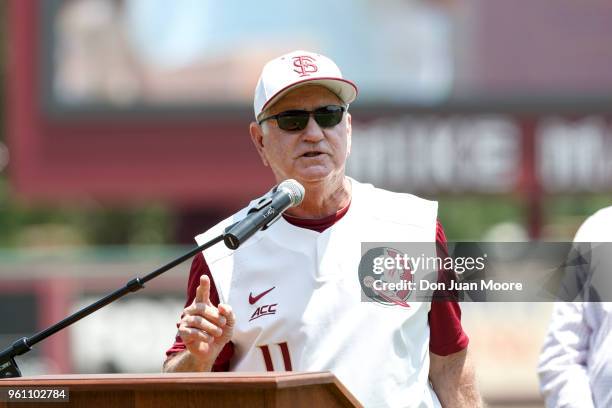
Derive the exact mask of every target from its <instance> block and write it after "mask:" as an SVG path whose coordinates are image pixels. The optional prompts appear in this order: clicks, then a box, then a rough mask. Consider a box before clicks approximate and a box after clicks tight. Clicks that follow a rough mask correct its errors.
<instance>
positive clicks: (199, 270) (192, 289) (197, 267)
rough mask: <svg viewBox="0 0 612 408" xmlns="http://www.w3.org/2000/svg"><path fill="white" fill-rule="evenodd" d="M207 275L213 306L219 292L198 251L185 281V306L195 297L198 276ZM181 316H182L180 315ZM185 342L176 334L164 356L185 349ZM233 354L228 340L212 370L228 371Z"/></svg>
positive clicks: (216, 302)
mask: <svg viewBox="0 0 612 408" xmlns="http://www.w3.org/2000/svg"><path fill="white" fill-rule="evenodd" d="M204 274H206V275H208V277H209V278H210V301H211V303H212V304H213V305H214V306H218V305H219V293H218V292H217V287H216V286H215V281H214V280H213V278H212V275H211V274H210V269H208V265H207V264H206V261H205V260H204V256H203V255H202V253H201V252H200V253H198V254H197V255H196V256H195V258H194V259H193V262H192V263H191V270H190V271H189V281H188V283H187V301H186V302H185V307H187V306H189V305H191V303H193V299H195V294H196V289H197V288H198V285H199V284H200V277H201V276H202V275H204ZM181 317H182V316H181ZM176 328H177V329H178V323H177V324H176ZM185 349H186V347H185V344H184V343H183V339H181V337H180V336H179V335H178V334H177V335H176V337H175V339H174V344H173V345H172V347H170V348H169V349H168V350H167V351H166V357H168V356H170V355H171V354H174V353H177V352H179V351H183V350H185ZM233 354H234V344H233V343H232V342H229V343H227V344H226V345H225V347H223V350H221V353H219V356H218V357H217V360H215V364H214V365H213V369H212V370H213V371H229V365H230V359H231V358H232V355H233Z"/></svg>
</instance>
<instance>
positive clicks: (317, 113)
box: [258, 105, 346, 132]
mask: <svg viewBox="0 0 612 408" xmlns="http://www.w3.org/2000/svg"><path fill="white" fill-rule="evenodd" d="M345 111H346V108H345V107H344V106H338V105H327V106H322V107H320V108H317V109H315V110H313V111H307V110H288V111H284V112H281V113H277V114H276V115H272V116H268V117H266V118H263V119H261V120H260V121H259V122H258V123H259V124H260V125H261V124H262V123H264V122H265V121H266V120H269V119H276V123H277V124H278V127H279V128H281V129H282V130H287V131H289V132H294V131H298V130H304V129H305V128H306V126H307V125H308V121H309V120H310V115H311V114H312V116H314V120H315V122H317V124H318V125H319V126H321V127H322V128H330V127H334V126H336V125H337V124H338V123H340V121H341V120H342V115H344V112H345Z"/></svg>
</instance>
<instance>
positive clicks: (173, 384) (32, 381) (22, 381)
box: [0, 372, 344, 390]
mask: <svg viewBox="0 0 612 408" xmlns="http://www.w3.org/2000/svg"><path fill="white" fill-rule="evenodd" d="M43 384H44V385H46V386H52V387H70V388H71V389H83V390H85V389H88V388H93V387H95V388H98V389H99V388H100V387H108V388H111V389H123V388H125V389H130V390H133V389H146V388H156V389H160V388H164V387H170V388H174V389H177V388H181V385H184V386H185V387H186V388H188V387H191V386H192V385H194V384H198V386H200V387H203V388H204V389H206V388H208V389H216V390H219V389H231V388H236V387H238V386H239V387H241V388H259V389H282V388H292V387H301V386H304V385H314V384H335V385H336V386H338V387H339V388H342V389H344V386H343V385H342V383H340V381H338V379H337V378H336V377H335V376H334V375H333V374H332V373H330V372H308V373H301V372H271V373H259V372H257V373H238V372H235V373H234V372H229V373H163V374H161V373H160V374H65V375H39V376H31V377H19V378H5V379H0V387H11V386H21V387H30V386H32V387H35V386H40V385H43Z"/></svg>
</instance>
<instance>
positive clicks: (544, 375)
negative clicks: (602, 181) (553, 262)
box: [538, 207, 612, 408]
mask: <svg viewBox="0 0 612 408" xmlns="http://www.w3.org/2000/svg"><path fill="white" fill-rule="evenodd" d="M574 241H575V242H612V207H608V208H605V209H603V210H600V211H598V212H597V213H595V214H594V215H593V216H591V217H590V218H589V219H587V220H586V221H585V222H584V224H583V225H582V226H581V227H580V229H579V230H578V233H577V234H576V237H575V239H574ZM604 264H605V263H604ZM591 265H592V267H598V266H601V265H602V264H601V263H597V265H595V264H594V263H591ZM602 272H603V273H602ZM611 272H612V271H611V270H609V269H608V268H606V270H603V271H595V273H599V275H600V276H603V277H607V276H609V275H610V273H611ZM611 331H612V303H607V302H601V303H600V302H566V303H557V304H555V307H554V311H553V316H552V320H551V324H550V327H549V331H548V334H547V337H546V340H545V342H544V346H543V349H542V353H541V355H540V361H539V367H538V373H539V376H540V389H541V392H542V394H543V395H544V397H545V398H546V406H547V407H567V408H570V407H571V408H573V407H580V408H591V407H597V408H600V407H602V408H603V407H612V337H611V336H610V333H611Z"/></svg>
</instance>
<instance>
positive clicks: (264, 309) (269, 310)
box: [249, 303, 278, 322]
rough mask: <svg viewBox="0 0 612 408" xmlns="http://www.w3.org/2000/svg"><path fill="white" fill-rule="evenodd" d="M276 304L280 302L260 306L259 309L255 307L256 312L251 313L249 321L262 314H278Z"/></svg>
mask: <svg viewBox="0 0 612 408" xmlns="http://www.w3.org/2000/svg"><path fill="white" fill-rule="evenodd" d="M276 306H278V303H274V304H272V305H263V306H259V307H258V308H257V309H255V312H254V313H253V314H252V315H251V318H250V319H249V322H250V321H251V320H255V319H257V318H259V317H261V316H266V315H273V314H276Z"/></svg>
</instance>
